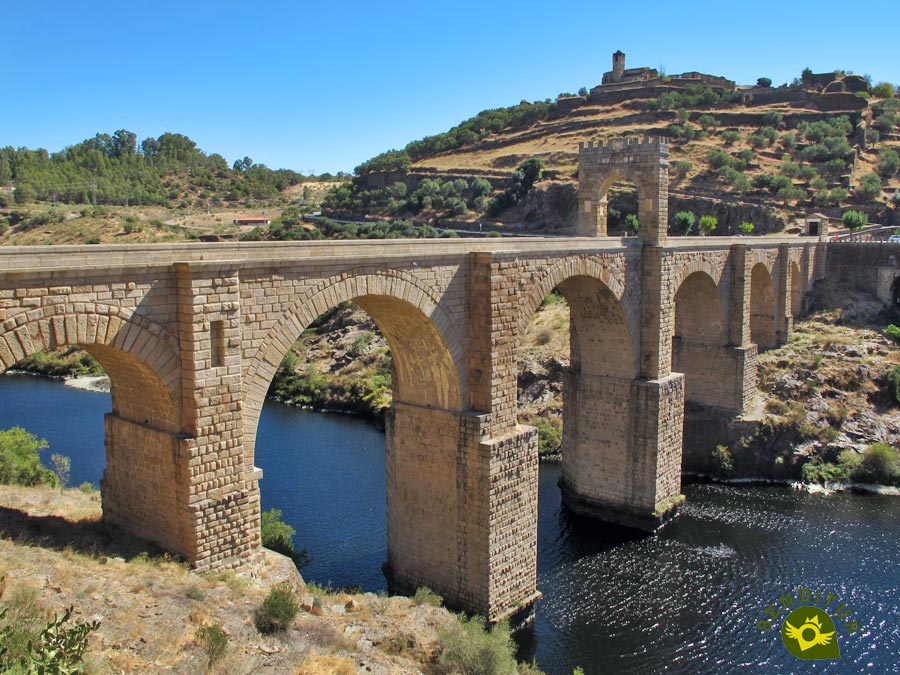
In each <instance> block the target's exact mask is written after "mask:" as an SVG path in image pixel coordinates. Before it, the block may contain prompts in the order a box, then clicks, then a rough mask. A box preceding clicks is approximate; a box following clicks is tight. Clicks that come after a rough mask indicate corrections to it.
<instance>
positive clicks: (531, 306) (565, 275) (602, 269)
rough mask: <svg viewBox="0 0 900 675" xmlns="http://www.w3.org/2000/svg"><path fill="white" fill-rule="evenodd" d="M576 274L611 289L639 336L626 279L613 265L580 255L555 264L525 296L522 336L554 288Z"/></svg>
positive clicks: (520, 322)
mask: <svg viewBox="0 0 900 675" xmlns="http://www.w3.org/2000/svg"><path fill="white" fill-rule="evenodd" d="M573 277H588V278H591V279H596V280H597V281H599V282H600V284H602V287H603V288H605V289H606V290H607V291H609V292H610V293H611V294H612V296H613V297H614V298H615V299H616V301H617V302H618V304H619V307H620V309H621V311H622V313H623V315H624V317H625V319H626V322H627V325H628V330H629V333H630V334H631V335H632V336H636V335H637V329H638V327H639V322H640V315H639V312H638V308H637V307H636V306H635V304H634V302H632V301H631V298H630V297H629V296H627V295H626V294H625V285H624V283H623V282H622V279H621V278H620V277H619V276H617V275H615V274H613V273H611V272H610V270H609V268H608V267H606V266H605V265H603V264H602V263H601V262H600V261H598V260H596V259H593V258H582V257H578V258H565V259H563V260H560V261H559V262H557V263H555V264H553V265H552V266H551V267H550V268H549V269H548V270H547V271H546V272H545V273H544V274H543V275H542V276H541V277H540V278H539V279H538V280H537V281H536V282H535V283H533V284H532V285H531V288H530V289H529V290H528V292H527V293H525V294H524V295H523V299H522V301H521V302H520V305H519V319H518V325H519V336H522V335H524V334H525V331H526V329H527V328H528V323H529V322H530V321H531V317H533V316H534V313H535V312H536V311H537V309H538V307H540V305H541V303H542V302H543V301H544V298H546V297H547V296H548V295H549V294H550V292H551V291H552V290H553V289H554V288H558V287H559V286H560V285H561V284H562V283H563V282H564V281H566V280H567V279H571V278H573ZM633 348H634V349H635V351H636V345H634V344H633Z"/></svg>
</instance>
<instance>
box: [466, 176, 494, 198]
mask: <svg viewBox="0 0 900 675" xmlns="http://www.w3.org/2000/svg"><path fill="white" fill-rule="evenodd" d="M470 189H471V190H472V196H473V197H476V198H477V197H484V196H485V195H489V194H490V193H491V192H492V188H491V184H490V183H489V182H488V181H486V180H485V179H484V178H476V179H475V180H473V181H472V185H471V187H470Z"/></svg>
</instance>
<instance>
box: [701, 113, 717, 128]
mask: <svg viewBox="0 0 900 675" xmlns="http://www.w3.org/2000/svg"><path fill="white" fill-rule="evenodd" d="M697 124H699V125H700V126H701V127H703V128H704V130H706V129H715V128H716V127H717V126H719V120H717V119H716V118H715V117H713V116H712V115H700V117H698V118H697Z"/></svg>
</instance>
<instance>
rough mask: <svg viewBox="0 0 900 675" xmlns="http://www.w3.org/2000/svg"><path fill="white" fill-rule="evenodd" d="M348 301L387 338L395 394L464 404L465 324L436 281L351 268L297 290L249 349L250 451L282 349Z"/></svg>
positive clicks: (443, 404)
mask: <svg viewBox="0 0 900 675" xmlns="http://www.w3.org/2000/svg"><path fill="white" fill-rule="evenodd" d="M346 301H352V302H355V303H356V304H357V305H359V306H360V307H362V309H364V310H365V311H366V312H367V313H368V314H369V316H371V317H372V319H373V320H374V321H375V323H376V324H377V325H378V327H379V329H380V330H381V332H382V333H383V334H384V336H385V338H386V339H387V342H388V344H389V346H390V348H391V354H392V356H393V359H394V398H395V400H396V401H398V402H405V403H412V404H416V405H422V406H427V407H433V408H439V409H443V410H453V411H461V410H463V409H464V407H465V400H466V399H465V387H466V378H465V372H466V369H465V366H466V363H465V359H466V355H465V347H466V343H465V335H464V333H463V332H462V331H463V330H464V328H465V326H463V325H461V324H460V323H459V322H453V321H452V320H451V319H450V317H449V315H448V314H447V313H446V311H445V310H444V309H443V308H442V307H441V306H440V304H439V298H438V296H437V295H436V293H434V291H433V290H432V289H430V288H429V287H427V286H426V285H424V284H422V283H421V282H420V281H419V280H418V279H416V278H415V277H413V276H411V275H409V274H407V273H405V272H402V271H399V270H385V271H383V272H361V273H359V274H354V272H353V271H352V270H351V271H348V272H345V273H343V274H341V275H339V276H334V277H329V278H328V279H324V280H323V281H321V282H320V283H318V284H316V286H314V287H313V288H311V289H310V290H309V291H307V292H306V293H304V294H303V295H302V296H301V297H300V298H298V299H297V300H296V301H295V302H294V303H293V304H292V305H291V306H290V307H289V308H288V309H287V310H286V311H285V312H284V314H283V315H282V318H281V320H280V321H279V322H278V323H277V324H276V325H275V326H274V327H273V328H272V329H271V330H270V331H269V333H268V335H267V336H266V338H265V340H264V341H263V343H262V345H261V346H260V347H259V349H258V350H257V351H256V353H255V355H254V356H253V357H251V363H250V365H249V368H248V370H247V373H246V375H245V380H244V389H245V396H244V404H245V412H244V427H245V437H244V438H245V445H246V446H248V459H249V458H250V457H249V456H250V455H252V447H253V442H254V439H255V437H256V426H257V424H258V421H259V414H260V412H261V411H262V406H263V403H264V402H265V396H266V393H267V392H268V388H269V385H270V384H271V382H272V379H273V378H274V377H275V372H276V371H277V370H278V366H279V364H280V363H281V360H282V359H283V358H284V355H285V354H286V353H287V352H288V350H289V349H290V348H291V345H293V343H294V341H295V340H296V339H297V337H299V336H300V335H301V334H302V333H303V331H304V330H306V328H307V327H308V326H309V325H310V324H311V323H312V322H313V321H314V320H315V319H316V318H317V317H319V316H321V315H322V314H324V313H325V312H327V311H328V310H330V309H332V308H334V307H336V306H337V305H339V304H341V303H342V302H346ZM248 441H249V442H248Z"/></svg>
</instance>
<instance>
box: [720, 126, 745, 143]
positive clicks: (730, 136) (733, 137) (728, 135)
mask: <svg viewBox="0 0 900 675" xmlns="http://www.w3.org/2000/svg"><path fill="white" fill-rule="evenodd" d="M742 138H743V136H741V132H740V131H737V130H735V129H729V130H727V131H723V132H722V140H723V141H725V143H726V144H727V145H732V144H733V143H737V142H739V141H740V140H741V139H742Z"/></svg>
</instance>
